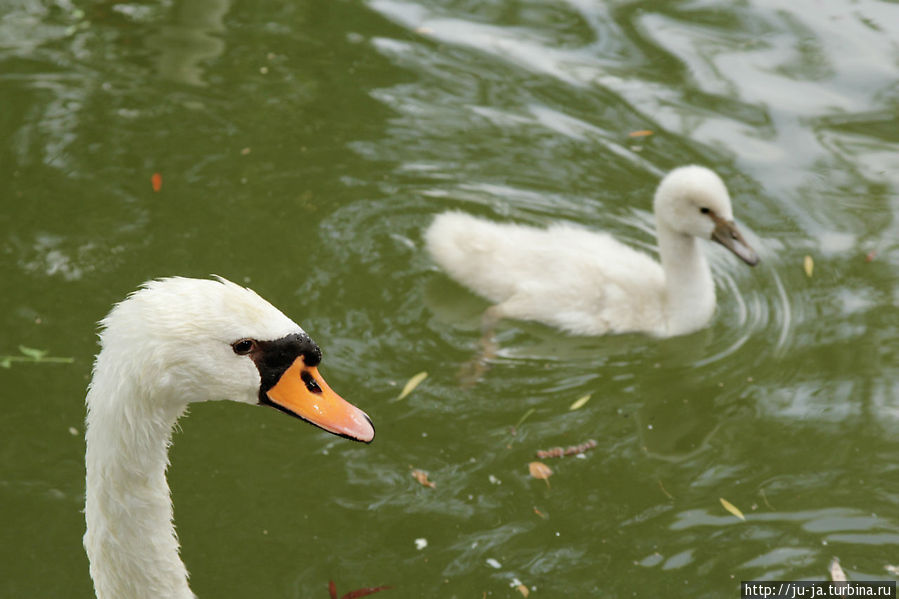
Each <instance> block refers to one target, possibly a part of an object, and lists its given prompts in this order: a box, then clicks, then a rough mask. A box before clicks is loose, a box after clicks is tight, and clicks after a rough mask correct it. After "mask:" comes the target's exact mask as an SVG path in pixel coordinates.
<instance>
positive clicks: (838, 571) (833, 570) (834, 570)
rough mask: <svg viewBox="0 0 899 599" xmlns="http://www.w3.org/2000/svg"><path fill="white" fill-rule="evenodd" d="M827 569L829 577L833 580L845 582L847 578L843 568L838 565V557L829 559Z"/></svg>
mask: <svg viewBox="0 0 899 599" xmlns="http://www.w3.org/2000/svg"><path fill="white" fill-rule="evenodd" d="M828 571H830V579H831V580H832V581H834V582H846V581H847V580H849V579H848V578H846V573H845V572H843V568H841V567H840V558H838V557H835V558H833V559H832V560H831V561H830V567H829V568H828Z"/></svg>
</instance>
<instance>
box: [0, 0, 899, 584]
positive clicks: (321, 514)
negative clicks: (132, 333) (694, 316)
mask: <svg viewBox="0 0 899 599" xmlns="http://www.w3.org/2000/svg"><path fill="white" fill-rule="evenodd" d="M897 39H899V6H897V5H896V4H895V3H888V2H877V1H874V0H859V1H855V2H848V1H847V2H842V1H839V2H837V1H835V2H817V1H813V0H801V1H798V2H792V3H789V4H784V3H781V2H773V1H764V0H753V1H750V2H742V3H715V2H707V1H706V2H703V1H692V2H690V1H683V2H650V1H645V2H624V1H617V2H604V3H594V2H585V1H582V0H571V1H569V2H533V1H518V2H511V1H500V0H495V1H489V2H459V1H443V2H421V1H418V2H415V1H408V2H406V1H398V0H371V1H369V2H367V3H362V4H357V3H349V2H339V1H338V2H330V3H324V2H289V3H283V2H259V3H253V4H241V3H232V2H229V1H227V0H182V1H177V0H168V1H160V2H154V1H148V2H130V3H128V2H125V3H111V2H77V3H71V2H69V1H67V0H58V1H56V2H37V1H34V0H0V106H2V110H0V139H2V140H3V142H2V143H0V198H2V199H0V232H2V237H0V280H2V281H3V282H4V286H3V287H4V292H3V293H2V294H0V323H2V324H0V331H2V335H0V341H2V343H0V354H18V353H19V350H18V349H17V348H18V346H19V345H24V346H27V347H33V348H39V349H46V350H48V351H49V355H53V356H61V357H72V358H74V362H73V363H71V364H32V363H21V362H15V363H12V364H11V367H10V368H9V369H2V370H0V381H2V384H3V388H4V389H5V392H4V398H5V401H4V417H3V418H2V419H0V435H2V437H3V439H4V440H5V442H4V443H3V444H2V451H0V507H2V511H3V513H4V515H5V516H4V526H3V527H2V529H0V531H2V532H0V535H2V536H0V539H2V543H0V560H2V563H4V564H6V565H7V568H5V570H6V573H5V575H4V576H2V577H0V596H4V597H7V596H8V597H75V596H77V597H86V596H90V594H91V582H90V578H89V576H88V564H87V559H86V557H85V556H84V552H83V550H82V548H81V535H82V534H83V516H82V514H81V511H80V510H81V506H82V504H83V491H84V489H83V484H84V483H83V480H84V479H83V476H84V470H83V454H84V443H83V439H82V435H83V424H82V421H83V415H84V409H83V397H84V392H85V387H86V384H87V382H88V379H89V376H90V367H91V361H92V356H93V355H94V353H95V352H96V349H97V346H96V337H95V333H96V327H95V324H94V323H96V321H97V320H99V319H100V318H101V317H102V316H103V315H104V314H105V313H106V311H107V310H108V309H109V307H110V306H111V305H112V303H114V302H115V301H118V300H119V299H121V298H122V297H123V296H124V295H125V294H126V293H128V292H129V291H130V290H132V289H133V288H135V287H136V286H137V285H138V284H139V283H140V282H141V281H144V280H146V279H148V278H152V277H158V276H164V275H172V274H180V275H186V276H206V275H208V274H210V273H217V274H220V275H223V276H226V277H228V278H231V279H232V280H235V281H238V282H241V283H244V284H248V285H250V286H252V287H253V288H254V289H256V290H257V291H258V292H259V293H260V294H262V295H263V296H264V297H266V298H267V299H269V300H270V301H272V303H274V304H275V305H277V306H278V307H280V308H281V309H282V310H283V311H284V312H285V313H287V314H288V315H290V316H292V317H293V318H294V319H295V320H297V321H299V322H300V323H302V324H303V326H304V327H305V328H306V329H307V330H308V331H309V332H310V333H311V334H312V335H313V336H314V337H315V339H316V340H317V341H318V342H319V343H320V344H321V345H322V347H323V348H324V351H325V360H324V363H323V366H322V370H323V372H324V374H325V375H326V376H327V378H328V381H329V382H330V384H331V385H332V386H333V387H334V388H335V389H336V390H337V391H338V392H339V393H341V394H342V395H343V396H344V397H346V398H348V399H350V400H352V401H353V402H354V403H357V404H358V405H360V406H361V407H362V408H363V409H365V410H366V411H367V412H368V413H369V414H370V415H371V416H372V418H373V420H374V421H375V424H376V426H377V430H378V438H377V440H376V442H375V443H374V444H373V445H371V446H367V447H366V446H361V445H357V444H352V443H349V442H347V441H345V440H342V439H337V438H334V437H330V436H328V435H326V434H325V433H322V432H319V431H316V430H315V429H312V428H311V427H308V426H305V425H303V424H301V423H298V422H297V421H294V420H291V419H288V418H284V417H283V416H282V415H280V414H278V413H276V412H275V411H273V410H263V409H253V408H249V407H246V406H237V405H231V404H228V405H224V404H204V405H198V406H195V407H194V408H193V409H192V410H191V414H190V416H189V418H187V419H185V420H184V421H183V422H182V430H181V431H180V432H178V433H177V434H176V437H175V444H174V447H173V449H172V455H171V458H172V468H171V469H170V473H169V479H170V482H171V484H172V489H173V497H174V501H175V512H176V521H177V524H178V530H179V534H180V538H181V541H182V545H183V557H184V559H185V561H186V562H187V564H188V567H189V569H190V571H191V575H192V579H191V581H192V586H193V588H194V590H195V592H196V593H197V594H198V595H199V596H200V597H254V596H271V597H302V598H307V597H326V594H327V581H328V580H329V579H332V578H333V579H334V580H336V581H337V583H338V587H339V589H340V590H341V592H346V591H349V590H351V589H353V588H357V587H362V586H370V585H376V584H391V585H394V587H395V589H394V590H393V591H390V593H389V594H387V593H386V592H385V594H383V595H380V596H384V597H385V598H386V597H388V596H393V597H447V598H460V599H461V598H463V597H466V598H481V597H483V596H484V594H485V593H486V595H487V596H491V597H518V596H520V593H519V591H518V590H516V588H514V587H515V586H517V585H518V584H519V583H523V584H525V585H526V586H527V587H529V588H530V589H531V593H532V596H534V597H541V596H542V597H575V596H576V597H594V596H595V597H633V596H654V595H664V596H684V597H736V596H737V593H738V583H739V581H740V580H748V579H763V578H783V579H796V578H824V577H825V576H826V575H827V564H828V563H829V561H830V559H831V558H832V557H833V556H837V557H839V558H840V560H841V563H842V565H843V567H844V569H845V570H846V572H847V573H848V575H849V576H850V578H855V579H871V578H890V577H894V576H895V569H892V568H891V567H894V566H896V565H897V561H899V558H897V557H896V556H897V546H899V518H897V516H896V513H897V504H899V483H897V478H896V477H897V472H896V466H895V461H896V460H895V456H896V451H897V443H896V441H895V439H896V436H897V435H896V433H897V432H899V409H897V396H899V383H897V380H899V377H897V375H899V368H897V366H896V364H897V362H899V351H897V350H899V348H897V342H896V339H897V334H899V318H897V310H896V308H897V305H899V284H897V276H896V275H897V269H899V244H897V239H899V224H897V215H899V178H897V172H899V116H897V115H899V102H897V98H899V90H897V85H896V82H897V81H899V61H897V46H896V40H897ZM640 130H649V131H652V133H653V134H652V135H650V136H645V137H630V136H629V133H631V132H634V131H640ZM685 163H700V164H704V165H707V166H710V167H712V168H714V169H715V170H716V171H718V172H719V173H720V174H721V175H722V177H723V178H724V179H725V181H726V182H727V184H728V186H729V187H730V189H731V193H732V196H733V199H734V206H735V212H736V215H737V219H738V221H739V222H740V224H741V227H742V228H743V229H744V230H745V231H746V233H747V238H748V239H749V240H750V241H751V243H753V245H755V246H756V248H757V249H758V250H759V253H760V254H761V256H762V260H763V262H762V264H761V265H760V266H759V267H758V268H756V269H748V268H746V267H745V266H744V265H742V264H741V263H738V262H737V261H736V260H735V259H734V258H733V256H731V255H729V254H727V253H726V252H724V251H723V250H720V248H717V247H710V248H709V254H710V257H711V262H712V266H713V270H714V272H715V275H716V279H717V281H718V283H719V289H718V294H719V309H718V313H717V315H716V318H715V320H714V321H713V323H712V324H711V325H710V326H709V327H708V328H707V329H705V330H703V331H700V332H698V333H696V334H693V335H689V336H686V337H680V338H676V339H667V340H662V341H660V340H656V339H652V338H648V337H644V336H640V335H626V336H619V337H608V338H573V337H568V336H565V335H563V334H560V333H558V332H555V331H553V330H551V329H548V328H546V327H542V326H539V325H534V324H527V323H519V322H507V323H503V325H502V326H501V327H500V329H499V333H498V338H499V341H500V347H501V351H500V352H499V355H498V356H497V358H496V359H495V360H493V361H492V363H491V368H490V369H489V371H488V372H487V373H486V374H485V375H484V377H483V380H482V381H481V382H480V383H479V384H477V385H475V386H474V387H473V388H464V387H463V385H462V384H461V383H460V380H459V378H458V376H457V373H458V371H459V368H460V367H461V366H462V365H464V364H465V363H466V362H467V361H468V360H470V359H471V357H472V356H473V355H475V353H476V352H477V347H478V337H479V334H480V332H479V317H480V313H481V311H482V310H483V309H484V308H485V307H486V303H484V302H482V301H481V300H479V299H477V298H476V297H474V296H473V295H471V294H469V293H468V292H467V291H465V290H464V289H462V288H460V287H458V286H456V285H454V284H453V283H451V282H450V281H449V280H448V279H447V278H446V277H445V276H444V275H442V274H441V273H440V272H438V271H437V269H436V268H435V267H434V266H433V265H432V263H431V262H430V261H429V259H428V257H427V256H426V255H425V253H424V251H423V245H422V231H423V229H424V228H425V227H426V226H427V224H428V223H429V222H430V219H431V218H432V216H433V215H434V214H436V213H438V212H440V211H443V210H447V209H459V210H465V211H468V212H472V213H475V214H479V215H482V216H487V217H491V218H495V219H503V220H512V221H516V222H524V223H531V224H538V225H542V224H547V223H551V222H556V221H565V222H573V223H578V224H581V225H583V226H588V227H594V228H602V229H605V230H609V231H612V232H613V233H615V234H616V235H618V236H620V237H622V238H624V239H626V240H627V241H629V242H630V243H632V244H634V245H635V246H638V247H643V248H645V249H646V250H647V251H653V248H654V242H653V236H652V218H651V214H650V204H651V195H652V192H653V189H654V188H655V185H656V184H657V182H658V180H659V178H660V176H661V175H662V174H663V173H664V172H666V171H668V170H669V169H671V168H673V167H675V166H677V165H681V164H685ZM153 173H160V174H161V176H162V187H161V189H160V191H159V192H154V191H153V189H152V186H151V184H150V178H151V175H152V174H153ZM805 256H810V257H811V258H812V260H813V264H814V270H813V271H812V276H808V275H807V274H806V273H805V272H804V270H803V266H802V265H803V260H804V257H805ZM421 371H427V372H428V373H429V376H428V378H427V379H426V381H425V382H424V383H423V384H422V385H421V386H420V387H419V388H418V389H416V390H415V391H414V392H413V393H412V394H411V395H410V396H409V397H407V398H406V399H404V400H402V401H399V402H394V401H392V400H393V399H394V398H395V397H396V396H397V395H398V393H399V390H400V388H401V387H402V385H403V384H404V383H405V382H406V381H407V380H408V379H409V378H410V377H411V376H412V375H414V374H416V373H418V372H421ZM586 394H591V399H590V401H589V402H588V403H587V404H586V405H584V407H582V408H581V409H579V410H576V411H570V410H569V406H570V405H571V403H572V402H573V401H575V400H576V399H578V398H579V397H582V396H584V395H586ZM525 415H527V418H526V419H525V420H524V422H523V423H521V425H520V426H518V427H517V429H515V430H514V431H513V428H512V427H513V425H515V424H516V423H518V422H519V421H520V420H521V418H522V417H523V416H525ZM591 438H592V439H596V440H597V442H598V446H597V448H596V449H594V450H592V451H591V452H589V453H588V454H587V455H586V457H585V459H575V458H565V459H563V460H558V461H552V462H549V461H548V463H549V464H550V465H551V466H552V467H553V468H554V470H555V475H554V476H553V477H552V478H551V479H550V482H551V486H547V485H546V484H545V483H544V482H543V481H537V480H533V479H531V478H530V477H529V476H528V470H527V463H528V462H529V461H531V460H533V459H534V452H535V451H536V450H537V449H545V448H548V447H552V446H556V445H572V444H577V443H580V442H583V441H585V440H586V439H591ZM411 468H419V469H422V470H426V471H427V472H428V473H429V476H430V479H431V480H432V481H434V482H435V483H436V488H433V489H430V488H425V487H423V486H421V485H419V484H418V483H417V482H416V481H415V479H414V478H413V477H412V476H410V471H411ZM722 497H723V498H725V499H727V500H728V501H730V502H731V503H733V504H734V505H736V506H737V507H739V508H740V509H741V510H742V511H743V513H744V514H745V515H746V521H745V522H741V521H740V520H738V519H737V518H736V517H734V516H733V515H731V514H729V513H728V512H726V511H725V510H724V509H723V507H722V506H721V504H720V502H719V498H722ZM420 538H425V539H427V543H428V544H427V547H426V548H423V549H418V548H417V547H416V544H415V540H416V539H420Z"/></svg>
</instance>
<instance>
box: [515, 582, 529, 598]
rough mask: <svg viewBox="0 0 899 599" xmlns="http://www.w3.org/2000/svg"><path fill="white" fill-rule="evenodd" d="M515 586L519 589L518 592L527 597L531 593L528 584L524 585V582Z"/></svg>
mask: <svg viewBox="0 0 899 599" xmlns="http://www.w3.org/2000/svg"><path fill="white" fill-rule="evenodd" d="M515 588H516V589H518V592H519V593H521V594H522V595H523V596H525V597H527V596H528V595H530V594H531V592H530V591H529V590H528V588H527V587H526V586H524V585H523V584H520V585H518V586H517V587H515Z"/></svg>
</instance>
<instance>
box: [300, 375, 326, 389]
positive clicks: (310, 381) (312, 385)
mask: <svg viewBox="0 0 899 599" xmlns="http://www.w3.org/2000/svg"><path fill="white" fill-rule="evenodd" d="M300 378H301V379H303V382H304V383H306V389H308V390H309V392H310V393H321V392H322V388H321V387H319V386H318V383H317V382H315V377H313V376H312V375H311V374H309V373H308V372H306V371H305V370H304V371H303V372H301V373H300Z"/></svg>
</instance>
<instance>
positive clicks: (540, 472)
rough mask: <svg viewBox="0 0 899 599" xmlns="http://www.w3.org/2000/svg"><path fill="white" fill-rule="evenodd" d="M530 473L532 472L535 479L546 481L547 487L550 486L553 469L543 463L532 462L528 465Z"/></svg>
mask: <svg viewBox="0 0 899 599" xmlns="http://www.w3.org/2000/svg"><path fill="white" fill-rule="evenodd" d="M528 472H530V473H531V476H533V477H534V478H539V479H541V480H545V481H546V486H547V487H548V486H549V477H550V476H552V475H553V471H552V468H550V467H549V466H547V465H546V464H544V463H543V462H531V463H529V464H528Z"/></svg>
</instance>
